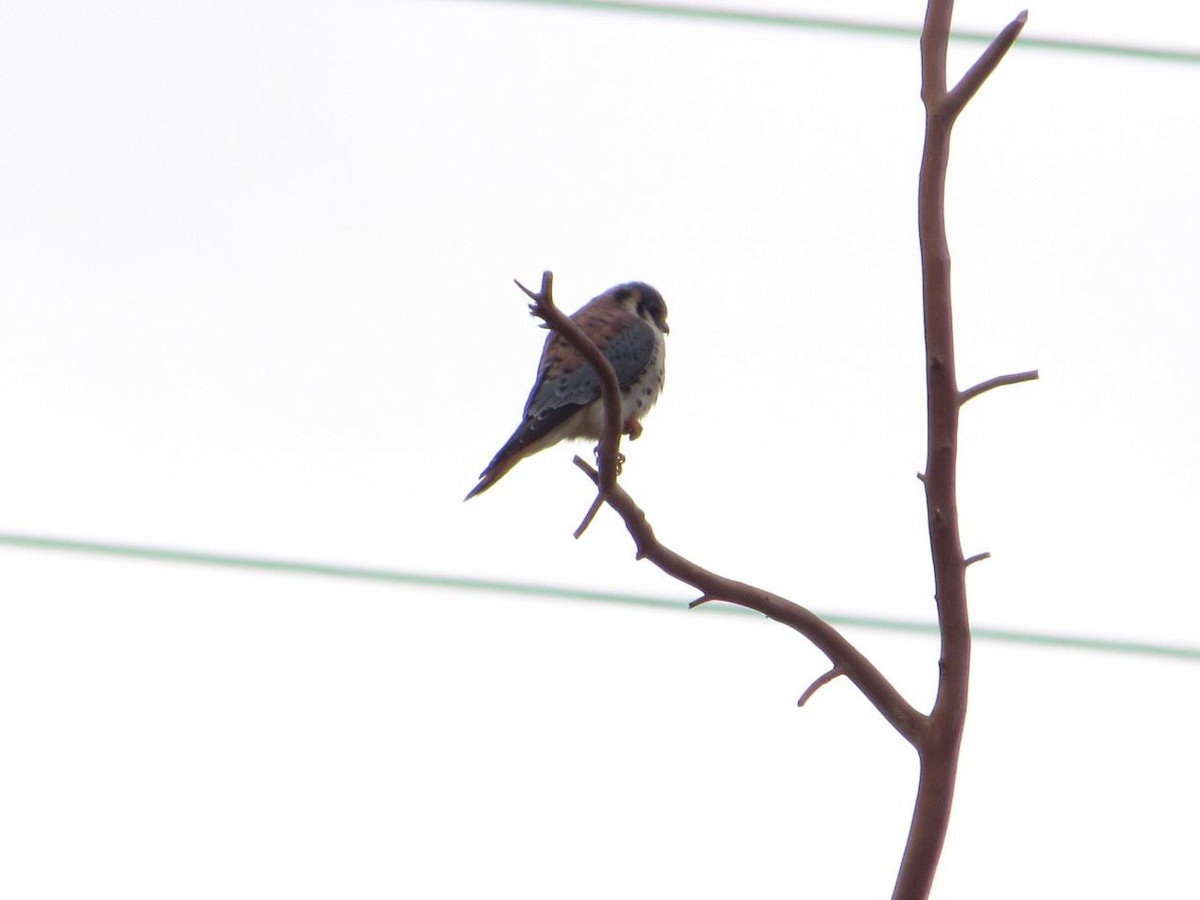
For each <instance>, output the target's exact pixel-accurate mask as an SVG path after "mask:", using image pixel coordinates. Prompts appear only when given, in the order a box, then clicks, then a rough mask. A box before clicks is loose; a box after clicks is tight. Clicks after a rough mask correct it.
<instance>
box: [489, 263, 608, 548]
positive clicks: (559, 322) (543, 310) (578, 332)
mask: <svg viewBox="0 0 1200 900" xmlns="http://www.w3.org/2000/svg"><path fill="white" fill-rule="evenodd" d="M513 281H514V282H515V283H516V285H517V287H519V288H520V289H521V290H523V291H524V292H525V293H526V295H527V296H528V297H529V298H530V299H531V300H533V303H532V304H530V307H529V312H530V314H531V315H534V316H536V317H538V318H539V319H542V320H543V321H544V322H545V323H546V327H547V328H551V329H553V330H554V331H555V332H557V333H558V334H559V335H561V336H562V338H563V339H564V340H565V341H567V342H568V343H570V344H571V346H572V347H574V348H575V349H576V350H578V351H579V352H580V353H581V354H583V358H584V359H586V360H587V361H588V363H590V364H591V366H592V369H593V370H594V371H595V373H596V375H597V376H598V377H599V379H600V396H601V398H602V401H603V403H604V432H603V434H602V436H601V438H600V446H599V449H598V450H597V453H596V462H597V465H599V467H600V478H599V479H598V480H597V482H596V485H597V488H598V489H599V492H598V493H597V494H596V499H595V500H594V501H592V505H591V508H590V509H588V511H587V514H586V515H584V517H583V521H582V522H580V523H579V527H578V528H576V529H575V537H576V539H578V538H579V537H580V536H581V535H582V534H583V533H584V532H585V531H586V530H587V527H588V526H589V525H590V524H592V519H594V518H595V517H596V513H597V512H598V511H599V510H600V507H601V506H603V505H604V498H605V497H606V496H607V494H608V492H609V491H610V490H612V488H613V485H615V484H616V483H617V470H618V468H620V460H621V453H620V446H621V383H620V381H618V380H617V373H616V372H615V371H614V370H613V367H612V365H611V364H610V363H609V361H608V360H607V359H606V358H605V356H604V354H603V353H601V352H600V348H599V347H597V346H596V345H595V344H593V343H592V342H591V340H589V339H588V336H587V335H586V334H584V333H583V330H582V329H581V328H580V327H579V326H578V325H576V324H575V322H574V321H573V320H572V319H571V317H570V316H568V315H566V314H565V313H564V312H562V310H560V309H559V308H558V307H557V306H555V305H554V273H553V272H551V271H549V270H547V271H545V272H543V273H542V287H541V290H539V291H538V292H537V293H536V294H535V293H534V292H533V291H531V290H530V289H529V288H527V287H525V285H523V284H521V282H519V281H517V280H516V279H515V278H514V279H513Z"/></svg>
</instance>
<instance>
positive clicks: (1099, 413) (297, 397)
mask: <svg viewBox="0 0 1200 900" xmlns="http://www.w3.org/2000/svg"><path fill="white" fill-rule="evenodd" d="M685 5H686V4H685ZM728 5H729V6H731V7H737V8H749V9H756V10H772V9H773V10H778V11H789V12H797V13H803V14H811V15H836V16H840V17H854V18H862V19H868V20H873V21H882V22H888V23H910V24H916V23H918V22H919V21H920V19H921V16H922V15H923V11H924V10H923V6H922V5H921V4H919V3H908V4H898V3H870V2H861V3H832V2H830V3H824V4H822V3H807V4H801V3H790V2H783V0H776V2H773V3H772V2H767V0H764V2H762V3H755V4H747V5H746V6H744V7H742V6H741V5H740V4H738V3H736V0H728ZM959 7H960V8H959V11H958V17H957V20H956V21H957V24H959V25H960V26H962V27H964V28H969V29H978V30H987V31H994V30H997V29H999V28H1000V27H1002V26H1003V25H1004V24H1005V23H1006V22H1007V21H1009V20H1010V19H1011V18H1012V17H1013V16H1015V15H1016V13H1017V12H1019V11H1020V6H1019V5H1006V4H1001V3H998V2H994V0H986V2H985V0H979V2H962V3H960V4H959ZM1026 34H1027V35H1028V36H1030V37H1052V38H1078V39H1089V40H1096V41H1102V42H1121V43H1134V44H1147V45H1151V46H1157V47H1169V48H1176V49H1184V50H1188V49H1190V50H1193V51H1197V50H1200V13H1197V12H1196V10H1195V9H1194V8H1193V7H1192V6H1191V5H1189V4H1182V3H1177V2H1165V0H1160V2H1150V3H1143V4H1140V5H1139V7H1138V10H1137V12H1136V13H1134V12H1131V10H1130V7H1129V5H1128V4H1119V3H1107V2H1101V3H1097V2H1086V3H1085V2H1065V0H1059V2H1049V3H1046V4H1044V5H1042V6H1038V5H1036V4H1035V5H1033V6H1032V7H1031V8H1030V18H1029V25H1028V28H1027V31H1026ZM980 49H981V47H980V45H978V44H974V43H962V44H960V45H959V46H958V47H957V48H956V49H955V51H954V53H953V54H952V59H953V63H954V65H955V66H956V71H961V69H962V67H964V66H965V65H967V64H969V62H970V61H971V60H972V59H973V58H974V56H975V55H976V54H977V53H978V52H979V50H980ZM918 76H919V68H918V57H917V46H916V42H915V40H911V39H898V38H885V37H879V36H869V35H849V34H844V33H836V32H830V31H821V30H811V29H802V28H778V27H765V26H751V25H738V24H733V23H728V22H725V23H722V22H712V21H695V20H682V19H675V18H670V17H662V16H642V15H630V14H613V13H601V12H587V11H581V10H579V9H555V8H550V7H548V6H538V5H521V4H511V3H504V2H470V0H462V2H458V0H425V2H420V0H320V2H319V0H290V2H286V3H284V2H269V0H238V2H225V3H220V2H211V3H184V2H176V3H162V2H150V0H144V2H140V3H139V2H106V3H82V2H66V0H63V2H53V0H49V2H39V3H36V4H34V3H8V4H5V5H4V6H3V7H0V122H2V123H3V129H2V131H0V410H2V411H3V422H4V435H3V440H2V441H0V478H2V479H3V482H2V486H0V498H2V499H0V532H3V536H0V584H2V585H3V590H2V592H0V616H2V618H0V894H2V895H3V896H4V897H6V898H10V897H11V898H43V897H121V898H162V897H217V896H220V897H235V898H238V897H246V898H250V897H255V898H257V897H285V896H286V897H300V898H304V897H313V898H316V897H356V898H357V897H363V898H376V897H378V898H383V897H423V898H424V897H428V898H452V897H453V898H458V897H491V896H520V897H528V898H562V897H571V898H601V897H603V898H612V897H628V898H664V897H684V896H686V897H690V898H728V897H755V898H784V897H798V896H807V897H822V898H867V897H886V896H888V895H889V894H890V890H891V884H892V880H893V878H894V875H895V870H896V866H897V863H898V861H899V858H900V854H901V851H902V848H903V844H904V839H905V835H906V832H907V826H908V820H909V816H910V814H911V806H912V799H913V792H914V789H915V774H916V764H915V763H916V760H915V755H914V754H913V753H912V751H911V750H910V748H909V747H908V746H907V745H906V744H904V742H903V741H902V740H901V739H900V738H899V737H897V736H896V735H895V734H893V733H892V732H891V731H890V729H889V728H888V727H887V726H886V725H885V724H884V723H883V722H882V720H881V719H880V718H879V716H878V715H877V714H876V713H875V711H874V710H873V709H872V708H871V707H870V706H869V704H867V703H866V701H865V700H863V699H862V697H861V696H860V695H858V694H857V692H856V691H855V690H854V689H853V687H852V686H851V685H849V684H848V683H846V682H845V681H838V682H835V683H833V684H831V685H829V686H827V687H826V688H824V689H823V690H822V691H821V692H820V693H819V694H818V695H817V696H816V697H815V698H814V699H813V700H812V702H811V703H810V704H809V705H808V706H807V707H806V708H804V709H803V710H798V709H797V708H796V706H795V701H796V698H797V697H798V696H799V694H800V692H801V691H802V690H803V689H804V688H805V686H807V684H808V683H809V682H810V681H811V680H812V679H813V678H814V677H815V676H817V675H818V674H820V672H822V671H823V670H824V668H825V661H824V659H823V657H821V656H820V654H818V653H817V652H816V651H814V650H813V649H812V648H811V647H809V646H808V645H807V644H806V643H805V642H804V641H803V640H802V639H801V638H800V637H799V636H798V635H795V634H793V633H792V632H791V631H789V630H788V629H786V628H784V627H783V626H780V625H778V624H775V623H772V622H768V621H765V620H762V619H759V618H756V617H752V616H733V615H722V614H720V613H718V612H717V611H715V610H701V611H698V612H692V613H686V612H683V611H682V610H683V607H684V605H685V603H686V601H687V600H688V599H691V596H692V594H691V593H690V592H689V591H688V590H686V589H684V588H682V587H680V586H678V585H676V584H674V583H673V582H671V581H670V580H669V579H667V578H666V577H664V576H662V575H661V574H660V573H658V572H657V571H656V570H655V569H653V568H652V567H651V566H650V565H649V564H648V563H644V562H643V563H637V562H635V561H634V559H633V548H632V544H631V542H630V541H629V539H628V537H627V535H626V534H625V531H624V529H623V527H622V526H621V524H620V522H619V520H618V519H617V518H616V516H615V515H614V514H612V513H611V512H610V511H604V512H602V513H601V514H600V516H599V518H598V519H597V521H596V523H595V524H594V525H593V527H592V529H591V530H590V531H589V532H588V534H587V535H585V537H584V538H583V539H582V540H580V541H575V540H573V539H572V537H571V532H572V530H573V529H574V527H575V526H576V524H577V523H578V520H579V518H580V516H582V514H583V512H584V511H585V510H586V508H587V506H588V503H589V502H590V500H591V497H592V489H591V486H590V483H589V482H587V481H586V479H585V478H584V477H583V476H582V475H581V474H580V473H579V472H578V471H576V469H575V468H574V467H573V466H572V465H571V464H570V458H571V455H572V453H573V452H576V451H579V452H583V453H584V454H589V453H590V450H589V448H587V447H586V446H585V445H579V446H578V447H570V446H562V447H558V448H555V449H553V450H551V451H548V452H546V453H544V454H542V455H540V456H539V457H536V458H535V459H533V460H530V461H527V462H525V463H522V465H521V466H519V467H518V468H517V469H516V470H515V471H514V472H513V473H512V474H511V475H509V476H508V477H507V478H505V480H504V481H502V482H501V483H500V484H499V485H498V486H497V487H496V488H494V489H493V490H492V491H491V492H489V493H488V494H485V495H483V496H482V497H480V498H478V499H475V500H472V501H471V503H469V504H466V505H464V504H463V503H462V502H461V498H462V496H463V494H465V492H466V491H467V489H468V488H470V487H471V485H472V484H473V483H474V481H475V477H476V475H477V474H478V472H479V471H480V469H482V467H483V466H484V464H485V463H486V462H487V461H488V459H490V458H491V456H492V454H493V453H494V452H495V451H496V449H497V448H498V447H499V445H500V444H501V443H502V442H503V440H504V439H505V438H506V437H507V436H508V434H509V432H510V431H511V430H512V428H513V427H515V425H516V424H517V421H518V417H519V414H520V410H521V404H522V403H523V401H524V399H525V396H526V393H527V391H528V389H529V386H530V383H531V380H532V377H533V374H534V368H535V364H536V359H537V354H538V351H539V348H540V343H541V341H542V339H543V336H544V333H543V332H541V331H539V330H538V329H537V328H535V327H534V323H533V321H532V320H531V319H530V318H529V317H528V316H527V315H526V312H525V298H524V297H523V295H522V294H521V293H520V292H519V291H518V290H517V289H516V288H515V287H514V286H513V285H512V279H513V278H514V277H516V278H520V279H522V280H523V281H525V282H526V283H528V284H531V285H532V284H536V283H537V281H538V279H539V277H540V274H541V272H542V270H543V269H546V268H549V269H553V270H554V272H555V274H556V286H557V291H558V297H559V301H560V303H561V305H562V306H564V307H565V308H567V309H574V308H575V307H576V306H578V305H579V304H581V303H582V302H584V301H585V300H587V299H588V298H589V297H591V296H593V295H594V294H596V293H599V292H600V291H602V290H604V289H605V288H607V287H609V286H611V285H613V284H616V283H619V282H622V281H628V280H631V279H640V280H645V281H648V282H650V283H652V284H654V285H655V286H656V287H658V288H659V289H660V290H661V291H662V293H663V294H664V296H665V297H666V299H667V302H668V304H669V306H670V322H671V326H672V332H671V335H670V337H669V339H668V340H669V343H668V378H667V386H666V391H665V393H664V395H663V397H662V399H661V400H660V403H659V406H658V408H656V409H655V410H654V412H653V413H652V414H651V415H650V417H649V418H648V419H647V421H646V431H645V435H644V436H643V438H642V439H641V440H640V441H638V442H637V443H636V444H632V445H628V446H627V447H626V448H625V450H626V454H627V456H628V462H627V465H626V467H625V474H624V476H623V484H624V485H625V486H626V488H627V489H628V490H629V491H630V492H631V493H632V494H633V495H634V497H635V498H636V499H637V500H638V502H639V503H640V504H641V505H642V506H643V507H644V508H645V509H646V511H647V513H648V514H649V516H650V520H651V522H652V523H653V524H654V526H655V528H656V530H657V532H658V534H659V536H660V537H661V538H662V539H663V540H664V541H665V542H666V543H667V544H668V545H669V546H671V547H673V548H674V549H676V550H679V551H680V552H683V553H685V554H687V555H689V556H691V557H692V558H694V559H695V560H697V561H698V562H701V563H702V564H704V565H706V566H708V567H710V568H713V569H716V570H718V571H720V572H722V573H724V574H727V575H730V576H732V577H736V578H740V579H744V580H748V581H751V582H754V583H757V584H760V585H761V586H763V587H766V588H769V589H771V590H774V591H777V592H779V593H782V594H784V595H785V596H788V597H790V598H792V599H794V600H796V601H798V602H800V603H803V604H805V605H808V606H811V607H813V608H815V609H817V610H819V611H824V612H827V613H830V614H834V615H845V616H848V615H854V616H883V617H889V618H893V619H906V620H914V621H930V620H931V619H932V616H933V605H932V600H931V590H932V588H931V575H930V571H929V562H928V549H927V544H926V534H925V525H924V512H923V502H922V494H921V490H920V485H919V483H918V482H917V480H916V478H915V477H914V475H915V473H916V471H917V470H918V469H919V468H920V467H921V465H922V462H923V459H924V453H925V450H924V420H923V414H924V409H923V402H924V394H923V390H924V386H923V378H922V363H921V358H922V357H921V354H922V344H921V331H920V305H919V301H920V284H919V268H918V257H917V242H916V229H915V197H916V175H917V165H918V160H919V154H920V140H921V129H922V119H921V107H920V103H919V99H918ZM1198 144H1200V65H1197V64H1195V63H1192V64H1188V63H1181V62H1165V61H1148V60H1138V59H1131V58H1128V57H1121V56H1113V55H1104V54H1097V53H1066V52H1054V51H1050V50H1046V49H1036V48H1029V47H1022V46H1021V45H1018V46H1017V48H1016V49H1015V50H1014V51H1013V52H1012V54H1011V55H1010V56H1009V58H1008V59H1007V60H1006V61H1005V62H1004V64H1003V65H1002V66H1001V67H1000V69H999V71H998V72H997V74H996V75H995V76H994V77H993V79H992V80H991V81H990V82H989V83H988V84H987V85H985V87H984V89H983V91H982V92H981V93H980V95H979V96H978V97H977V99H976V100H975V101H974V102H973V103H972V104H971V105H970V107H969V108H968V109H967V111H966V113H965V114H964V116H963V118H962V119H961V121H960V123H959V126H958V129H957V131H956V133H955V138H954V146H953V152H952V159H951V172H950V186H949V207H948V222H949V228H950V242H951V251H952V254H953V259H954V288H955V300H956V310H955V311H956V324H957V335H958V350H959V367H960V376H961V381H962V383H963V385H964V386H966V385H968V384H971V383H973V382H975V381H979V380H982V379H984V378H987V377H990V376H992V375H996V374H1000V373H1003V372H1010V371H1020V370H1023V369H1028V368H1039V369H1040V370H1041V372H1042V380H1041V381H1039V382H1037V383H1035V384H1026V385H1019V386H1016V387H1011V388H1007V389H1005V390H1003V391H999V392H996V393H993V394H989V395H988V396H987V397H986V398H982V399H980V400H977V401H974V402H972V403H971V404H970V406H968V407H967V408H966V410H965V412H964V416H963V428H962V449H961V491H960V500H961V506H962V526H963V536H964V549H965V551H966V552H967V553H968V554H971V553H975V552H979V551H983V550H988V551H991V552H992V554H993V558H992V559H991V560H989V561H987V562H984V563H981V564H979V565H978V566H975V567H973V568H972V569H971V573H970V579H969V584H970V590H971V606H972V612H973V616H974V620H975V622H976V624H977V625H978V626H980V627H987V628H1007V629H1018V630H1026V631H1035V632H1044V633H1052V634H1061V635H1076V636H1085V637H1093V638H1107V639H1115V640H1127V641H1145V642H1156V643H1166V644H1172V645H1178V646H1183V647H1192V648H1197V647H1200V591H1198V590H1197V587H1196V560H1197V557H1198V551H1197V544H1198V539H1200V525H1198V524H1197V514H1196V510H1197V508H1198V507H1200V477H1198V475H1197V446H1198V439H1200V426H1198V424H1197V421H1198V417H1197V412H1196V411H1197V409H1200V355H1198V354H1197V353H1196V349H1195V348H1196V344H1197V338H1198V336H1200V313H1198V312H1197V301H1198V300H1200V288H1198V287H1197V285H1198V283H1200V279H1198V277H1197V271H1196V259H1197V248H1198V247H1200V242H1198V237H1200V175H1198V166H1197V160H1198V159H1200V146H1198ZM14 536H17V537H20V536H40V537H49V538H67V539H78V540H86V541H95V542H102V543H103V542H109V543H120V544H131V545H139V546H151V547H162V548H172V549H178V550H187V551H193V552H203V553H218V554H221V553H223V554H236V555H242V556H260V557H267V558H273V559H288V560H297V561H305V562H311V563H320V564H336V565H347V566H360V567H370V568H379V569H387V570H394V571H398V572H406V573H418V574H428V575H434V576H456V577H474V578H483V579H500V580H516V581H522V582H530V583H536V584H545V585H556V586H571V587H579V588H586V589H591V590H600V591H605V590H609V591H616V592H624V593H632V594H637V595H641V596H648V597H657V598H664V599H667V600H673V601H676V602H677V606H678V609H679V611H671V610H665V611H660V610H655V609H651V608H646V607H641V606H635V605H629V604H614V603H595V602H590V603H589V602H579V601H571V600H565V599H559V598H548V597H535V596H521V595H514V594H503V593H486V592H466V591H458V590H437V589H432V588H429V587H424V586H420V585H412V584H404V583H394V582H363V581H355V580H344V579H329V578H322V577H317V576H313V575H305V574H299V573H278V572H277V573H270V572H261V571H252V570H247V569H238V568H228V567H200V566H191V565H183V564H177V563H165V562H154V561H147V560H141V559H135V558H117V557H112V556H97V555H92V554H74V553H66V552H61V551H53V550H46V549H29V548H27V547H22V546H19V545H17V544H14V542H13V541H14ZM848 633H849V635H850V637H851V638H852V639H853V640H854V641H855V642H856V643H858V644H859V646H861V647H862V648H863V649H864V650H865V651H866V652H867V653H868V654H869V655H870V656H871V657H872V658H873V659H874V660H875V661H876V662H877V663H878V664H879V665H880V667H881V668H882V669H883V670H884V672H885V673H886V674H888V675H889V676H890V677H891V678H892V679H893V680H894V681H895V683H896V684H897V685H898V686H899V687H900V688H901V689H902V690H903V691H904V692H905V693H906V694H907V695H908V696H909V698H910V699H911V700H913V702H914V703H916V704H917V705H918V706H920V707H922V708H927V707H928V704H929V701H930V699H931V690H932V687H933V684H934V678H935V674H936V661H937V652H936V644H935V642H934V641H933V639H932V638H929V637H923V636H913V635H903V634H898V633H896V632H889V631H882V630H869V629H858V628H854V629H849V631H848ZM1198 691H1200V661H1198V660H1197V658H1195V657H1193V658H1192V659H1190V660H1189V659H1186V658H1167V657H1155V656H1146V655H1129V654H1112V653H1099V652H1091V651H1080V650H1068V649H1063V648H1058V647H1043V646H1028V645H1013V644H1002V643H996V642H992V641H985V640H980V641H978V642H977V644H976V652H975V669H974V673H973V684H972V697H971V702H972V706H971V710H970V715H969V721H968V730H967V735H966V741H965V745H964V753H963V759H962V767H961V770H960V776H959V792H958V797H957V801H956V807H955V813H954V819H953V823H952V827H951V833H950V838H949V842H948V845H947V848H946V852H945V856H944V861H943V865H942V869H941V872H940V875H939V880H938V884H937V887H936V890H935V896H936V897H939V898H954V897H972V898H1008V897H1013V896H1020V897H1060V896H1081V897H1082V896H1088V897H1122V898H1124V897H1131V896H1137V897H1156V898H1194V897H1197V896H1200V862H1198V861H1197V857H1196V848H1197V846H1200V824H1198V823H1200V812H1198V810H1200V773H1198V768H1197V765H1196V761H1197V759H1198V758H1200V726H1198V725H1197V720H1196V708H1197V699H1196V698H1197V693H1198Z"/></svg>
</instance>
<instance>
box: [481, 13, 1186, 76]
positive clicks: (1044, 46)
mask: <svg viewBox="0 0 1200 900" xmlns="http://www.w3.org/2000/svg"><path fill="white" fill-rule="evenodd" d="M475 2H479V0H475ZM485 2H489V3H505V4H509V5H521V6H542V7H557V8H560V9H580V10H586V11H589V12H601V13H618V14H620V13H625V14H629V15H643V16H658V17H666V18H672V19H692V20H696V21H706V22H728V23H732V24H736V25H762V26H768V27H775V28H805V29H809V30H816V31H836V32H842V33H845V34H857V35H866V36H872V37H890V38H905V39H909V40H912V39H916V38H919V37H920V36H921V28H920V26H917V25H896V24H888V23H885V22H868V21H861V20H855V19H839V18H832V17H825V16H802V15H794V14H791V13H769V12H749V11H746V10H738V9H728V8H725V7H719V6H677V5H675V4H672V3H641V2H628V3H626V2H622V0H485ZM995 36H996V35H995V33H994V32H984V31H958V30H956V31H953V32H952V33H951V38H952V39H954V40H959V41H967V42H970V43H982V44H987V43H990V42H991V40H992V39H993V38H994V37H995ZM1017 47H1018V48H1029V49H1033V48H1036V49H1039V50H1055V51H1061V52H1067V53H1088V54H1098V55H1102V56H1119V57H1125V58H1128V59H1141V60H1153V61H1156V62H1173V63H1184V64H1187V65H1200V51H1198V50H1178V49H1172V48H1167V47H1143V46H1137V45H1135V44H1118V43H1109V42H1105V41H1083V40H1071V39H1067V38H1046V37H1033V36H1027V35H1022V36H1021V39H1020V40H1019V41H1018V42H1017Z"/></svg>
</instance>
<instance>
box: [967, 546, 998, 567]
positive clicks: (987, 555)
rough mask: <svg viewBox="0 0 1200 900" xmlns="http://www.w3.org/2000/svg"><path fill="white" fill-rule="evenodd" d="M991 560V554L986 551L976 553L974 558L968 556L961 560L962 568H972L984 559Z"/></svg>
mask: <svg viewBox="0 0 1200 900" xmlns="http://www.w3.org/2000/svg"><path fill="white" fill-rule="evenodd" d="M991 558H992V554H991V553H989V552H987V551H986V550H985V551H984V552H983V553H976V554H975V555H974V556H968V557H967V558H966V559H964V560H963V568H964V569H965V568H966V567H967V566H973V565H975V563H977V562H983V561H984V560H985V559H991Z"/></svg>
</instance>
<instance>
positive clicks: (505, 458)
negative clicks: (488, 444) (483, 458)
mask: <svg viewBox="0 0 1200 900" xmlns="http://www.w3.org/2000/svg"><path fill="white" fill-rule="evenodd" d="M507 449H508V447H507V446H506V447H505V450H507ZM523 458H524V454H521V453H507V454H506V453H505V452H504V450H501V451H500V453H498V454H497V455H496V458H495V459H493V460H492V461H491V463H489V464H488V467H487V468H486V469H484V470H483V473H482V474H481V475H480V476H479V484H477V485H475V487H473V488H471V490H470V492H468V494H467V496H465V497H463V502H464V503H465V502H467V501H468V500H470V499H471V498H472V497H474V496H475V495H476V494H482V493H483V492H484V491H486V490H487V489H488V488H490V487H491V486H492V485H493V484H495V483H496V482H497V481H499V480H500V479H501V478H503V477H504V476H505V475H506V474H508V470H509V469H511V468H512V467H513V466H515V465H516V464H517V463H519V462H520V461H521V460H522V459H523Z"/></svg>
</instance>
